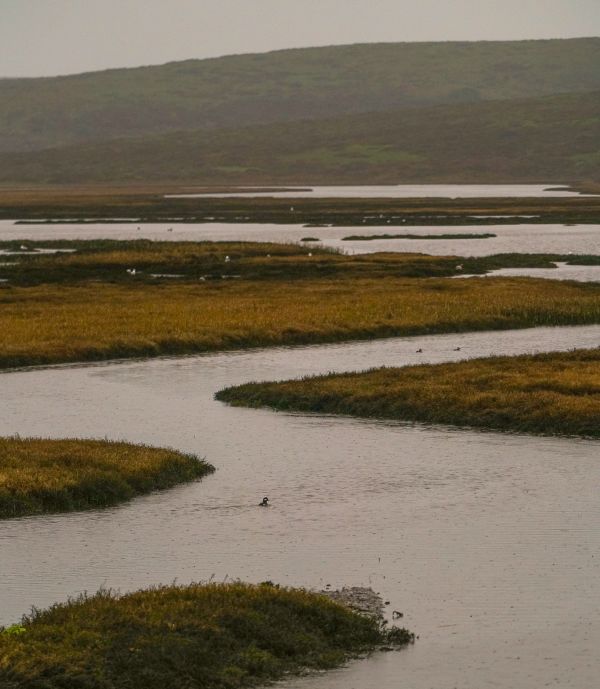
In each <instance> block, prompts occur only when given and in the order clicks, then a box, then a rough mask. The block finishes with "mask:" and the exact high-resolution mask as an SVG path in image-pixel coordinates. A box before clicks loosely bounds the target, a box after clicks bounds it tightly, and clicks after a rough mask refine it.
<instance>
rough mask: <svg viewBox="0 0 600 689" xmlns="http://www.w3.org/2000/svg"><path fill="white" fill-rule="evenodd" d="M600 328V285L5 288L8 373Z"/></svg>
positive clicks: (494, 282) (0, 336)
mask: <svg viewBox="0 0 600 689" xmlns="http://www.w3.org/2000/svg"><path fill="white" fill-rule="evenodd" d="M598 322H600V285H595V284H590V283H566V282H553V281H549V280H534V279H528V278H485V279H478V278H473V279H471V280H444V279H441V280H439V279H426V280H422V279H405V278H385V279H382V278H380V279H360V278H357V279H348V280H325V279H322V280H301V281H296V282H293V281H292V282H289V283H287V282H285V281H280V282H273V281H266V282H261V281H259V282H252V281H248V282H245V281H244V282H242V281H229V282H214V283H211V282H206V283H201V284H180V285H167V284H165V285H154V286H153V285H147V284H140V285H135V284H131V285H113V284H103V283H98V284H89V285H81V286H75V287H65V286H60V285H40V286H37V287H30V288H10V289H4V290H0V352H1V353H0V367H4V368H7V367H16V366H27V365H34V364H51V363H59V362H72V361H91V360H103V359H114V358H121V357H135V356H158V355H167V354H185V353H194V352H204V351H217V350H225V349H234V348H243V347H258V346H273V345H291V344H310V343H320V342H338V341H344V340H351V339H370V338H375V337H390V336H394V335H418V334H426V333H443V332H460V331H474V330H490V329H509V328H525V327H534V326H551V325H583V324H590V323H598Z"/></svg>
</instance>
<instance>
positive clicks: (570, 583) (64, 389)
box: [0, 326, 600, 689]
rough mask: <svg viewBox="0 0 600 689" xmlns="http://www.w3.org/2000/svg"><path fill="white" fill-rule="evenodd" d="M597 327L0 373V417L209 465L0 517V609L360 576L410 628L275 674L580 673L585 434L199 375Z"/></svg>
mask: <svg viewBox="0 0 600 689" xmlns="http://www.w3.org/2000/svg"><path fill="white" fill-rule="evenodd" d="M599 341H600V327H596V326H594V327H585V328H542V329H532V330H522V331H510V332H509V331H506V332H494V333H474V334H460V335H443V336H436V337H423V338H394V339H390V340H382V341H377V342H364V343H352V344H346V345H339V344H337V345H328V346H320V347H318V346H314V347H294V348H287V349H286V348H279V349H274V350H257V351H252V352H232V353H228V354H213V355H207V356H197V357H185V358H181V359H160V360H153V361H135V362H124V363H120V364H108V365H89V366H79V367H77V366H72V367H60V368H54V369H46V370H31V371H26V372H17V373H6V374H3V376H2V383H3V393H2V396H3V401H4V402H5V405H4V410H3V414H2V415H1V416H0V433H2V434H11V433H16V432H18V433H20V434H22V435H47V436H63V435H65V436H84V437H89V436H92V437H104V436H108V437H110V438H119V439H121V438H122V439H126V440H130V441H133V442H148V443H152V444H157V445H168V446H173V447H177V448H178V449H181V450H185V451H190V452H195V453H197V454H199V455H201V456H204V457H206V458H207V459H208V460H209V461H210V462H212V463H213V464H214V465H215V466H216V467H217V472H216V473H215V474H214V475H212V476H210V477H208V478H206V479H205V480H204V481H202V482H200V483H195V484H188V485H184V486H179V487H177V488H175V489H174V490H171V491H166V492H159V493H154V494H152V495H149V496H145V497H142V498H139V499H137V500H135V501H133V502H131V503H129V504H126V505H122V506H120V507H115V508H110V509H106V510H102V511H97V512H89V513H79V514H69V515H52V516H50V517H44V518H27V519H20V520H14V521H9V522H3V523H2V524H1V526H0V552H1V558H0V577H1V579H2V588H1V589H0V600H1V605H0V610H1V611H2V613H1V615H2V619H1V620H0V622H12V621H14V620H16V619H17V618H18V616H19V615H20V614H21V613H22V612H25V611H27V610H28V609H29V606H30V605H32V604H35V605H37V606H46V605H48V604H50V603H52V602H54V601H56V600H64V599H65V598H66V597H67V596H68V595H73V594H77V593H78V592H80V591H83V590H88V591H93V590H95V589H97V588H98V587H99V586H101V585H104V586H112V587H115V588H121V589H123V590H127V589H132V588H137V587H140V586H145V585H148V584H155V583H157V582H170V581H173V580H174V579H177V580H178V581H182V582H185V581H190V580H202V579H209V578H211V577H213V578H214V579H216V580H219V581H220V580H224V579H226V578H236V577H239V578H242V579H246V580H250V581H262V580H266V579H271V580H274V581H279V582H281V583H284V584H290V585H306V586H314V587H315V588H323V587H324V586H325V585H327V584H332V585H333V586H334V587H339V586H342V585H348V586H352V585H364V586H372V587H373V588H374V589H375V590H376V591H379V592H381V593H382V594H383V596H384V598H385V600H390V601H391V605H390V606H389V607H390V608H391V609H397V610H402V611H403V612H404V613H405V617H404V619H403V620H402V622H403V624H405V625H406V626H407V627H409V628H410V629H412V630H413V631H415V632H416V633H418V634H420V637H421V638H420V640H419V641H418V643H417V644H416V645H415V646H414V647H412V648H410V649H408V650H406V651H403V652H401V653H397V654H396V653H394V654H385V655H376V656H375V657H373V658H372V659H371V660H369V661H365V662H361V663H353V664H351V665H350V666H349V667H348V668H346V669H344V670H340V671H336V672H334V673H331V674H328V675H327V676H326V677H313V678H310V679H309V680H306V679H303V680H294V681H292V682H289V683H288V685H287V686H288V687H298V688H299V687H304V686H305V685H306V686H307V687H308V686H309V685H310V686H312V687H315V688H317V689H322V688H324V687H327V689H329V688H330V687H333V688H337V687H340V689H341V688H342V687H344V688H346V687H348V686H353V687H357V688H360V689H370V688H371V687H373V689H374V688H375V687H377V688H378V689H380V688H384V689H387V688H390V689H391V688H392V687H394V688H395V687H397V686H398V682H399V678H404V679H405V680H406V683H407V686H410V687H411V688H415V689H424V688H425V687H436V688H437V687H446V686H448V687H451V686H460V687H461V689H464V688H466V687H473V688H474V687H477V688H478V689H479V688H480V687H485V686H501V687H519V688H524V689H529V688H531V689H533V688H535V689H538V687H540V686H544V685H545V684H550V685H551V684H552V682H554V685H555V686H560V687H580V688H583V687H591V686H594V682H595V678H596V676H597V673H598V671H599V670H600V666H599V661H598V657H597V654H596V652H595V649H596V648H597V646H598V641H600V624H599V620H600V616H599V615H598V601H600V576H598V575H599V574H600V572H599V571H598V564H599V563H600V529H599V524H600V519H599V517H600V509H599V506H598V500H597V485H598V481H599V479H600V465H599V463H598V460H597V458H598V453H599V450H600V443H599V442H596V441H582V440H572V439H564V438H535V437H529V436H519V435H511V434H497V433H484V432H473V431H464V430H463V431H457V430H453V429H448V428H443V427H424V426H420V425H416V424H398V423H389V422H373V421H366V420H355V419H351V418H335V417H325V418H320V417H317V416H314V415H312V416H311V415H309V416H303V415H298V414H285V413H273V412H270V411H267V410H248V409H238V408H230V407H227V406H225V405H223V404H222V403H219V402H216V401H214V399H213V394H214V392H215V391H216V390H218V389H219V388H221V387H223V386H225V385H234V384H237V383H241V382H244V381H248V380H264V379H280V378H288V377H297V376H302V375H307V374H311V373H319V372H322V371H327V370H338V371H344V370H357V369H363V368H367V367H370V366H375V365H381V364H394V365H400V364H406V363H416V362H417V361H432V362H433V361H443V360H455V359H458V358H459V357H460V358H465V357H472V356H481V355H486V354H491V353H506V354H515V353H519V352H529V351H536V350H544V349H546V350H548V349H558V348H562V349H569V348H572V347H574V346H594V345H597V343H598V342H599ZM457 344H458V345H460V346H461V351H460V352H454V351H453V350H454V347H455V346H456V345H457ZM418 348H422V349H423V354H422V355H417V354H415V350H416V349H418ZM263 495H268V496H269V498H270V500H271V503H272V507H271V508H269V509H268V510H265V509H258V508H257V507H256V505H257V503H258V501H259V500H260V499H261V498H262V496H263ZM524 668H525V669H524ZM409 680H410V681H409Z"/></svg>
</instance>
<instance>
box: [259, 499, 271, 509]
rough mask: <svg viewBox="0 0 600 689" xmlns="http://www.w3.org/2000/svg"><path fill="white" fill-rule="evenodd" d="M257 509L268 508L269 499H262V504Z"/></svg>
mask: <svg viewBox="0 0 600 689" xmlns="http://www.w3.org/2000/svg"><path fill="white" fill-rule="evenodd" d="M258 506H259V507H268V506H269V498H263V499H262V502H260V503H259V504H258Z"/></svg>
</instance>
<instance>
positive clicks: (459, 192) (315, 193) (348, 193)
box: [167, 184, 585, 199]
mask: <svg viewBox="0 0 600 689" xmlns="http://www.w3.org/2000/svg"><path fill="white" fill-rule="evenodd" d="M561 186H562V185H560V184H388V185H361V186H351V185H344V186H316V187H310V188H308V187H303V188H298V189H295V190H294V189H290V188H289V187H286V188H285V189H286V191H277V192H273V191H268V192H261V191H248V192H245V193H239V192H233V193H222V194H217V193H208V194H168V195H167V198H197V197H202V196H210V197H213V198H216V197H221V198H225V197H233V196H235V197H241V196H245V197H257V196H277V197H284V198H311V197H312V198H349V197H350V198H362V199H367V198H397V199H413V198H452V199H454V198H499V197H503V198H506V197H515V198H526V197H530V198H531V197H541V196H555V197H556V196H585V194H580V193H579V192H576V191H554V189H557V188H560V187H561ZM282 189H283V187H282ZM307 189H309V191H307Z"/></svg>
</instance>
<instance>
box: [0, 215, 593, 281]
mask: <svg viewBox="0 0 600 689" xmlns="http://www.w3.org/2000/svg"><path fill="white" fill-rule="evenodd" d="M138 228H139V229H138ZM169 229H171V230H172V231H171V232H170V231H169ZM386 232H387V233H392V234H394V233H402V232H410V233H411V234H422V235H427V234H447V233H465V232H466V233H469V232H471V233H482V232H490V233H492V234H496V235H497V237H494V238H490V239H463V240H456V239H455V240H446V239H423V240H418V239H417V240H413V239H388V240H379V239H378V240H371V241H353V242H344V241H342V237H346V236H348V235H351V234H365V235H374V234H383V233H386ZM307 236H312V237H318V238H319V239H320V240H321V241H320V242H319V243H318V245H321V246H328V247H333V248H335V249H338V250H340V251H343V252H345V253H348V254H361V253H375V252H378V251H399V252H418V253H426V254H434V255H437V256H449V255H450V256H452V255H454V256H489V255H491V254H498V253H510V252H518V253H554V254H569V253H573V254H595V255H599V254H600V225H574V226H565V225H532V224H529V225H527V224H523V225H487V226H468V227H457V226H432V227H421V226H419V227H406V226H401V227H393V226H389V227H388V226H385V227H370V228H361V227H358V228H357V227H318V228H307V227H303V226H301V225H266V224H244V223H239V224H230V223H206V224H199V225H192V224H186V223H179V224H177V223H175V224H153V223H150V224H139V225H137V224H131V223H98V224H94V225H88V224H85V225H84V224H81V225H77V224H66V225H55V224H53V225H51V226H50V225H15V224H14V221H12V220H10V221H8V220H0V239H2V240H9V239H17V240H25V241H26V240H28V239H37V240H42V241H43V240H47V239H153V240H161V241H201V240H224V241H225V240H226V241H257V242H299V241H300V239H302V237H307ZM304 245H305V246H310V245H308V244H304ZM11 260H16V257H13V258H11ZM505 274H515V275H532V276H535V277H547V278H550V279H566V280H569V279H571V280H585V281H587V280H600V267H598V266H587V267H586V266H561V267H560V268H559V269H558V270H540V269H520V270H517V271H513V272H512V273H510V271H509V272H507V273H505ZM1 278H2V266H1V265H0V279H1Z"/></svg>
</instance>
